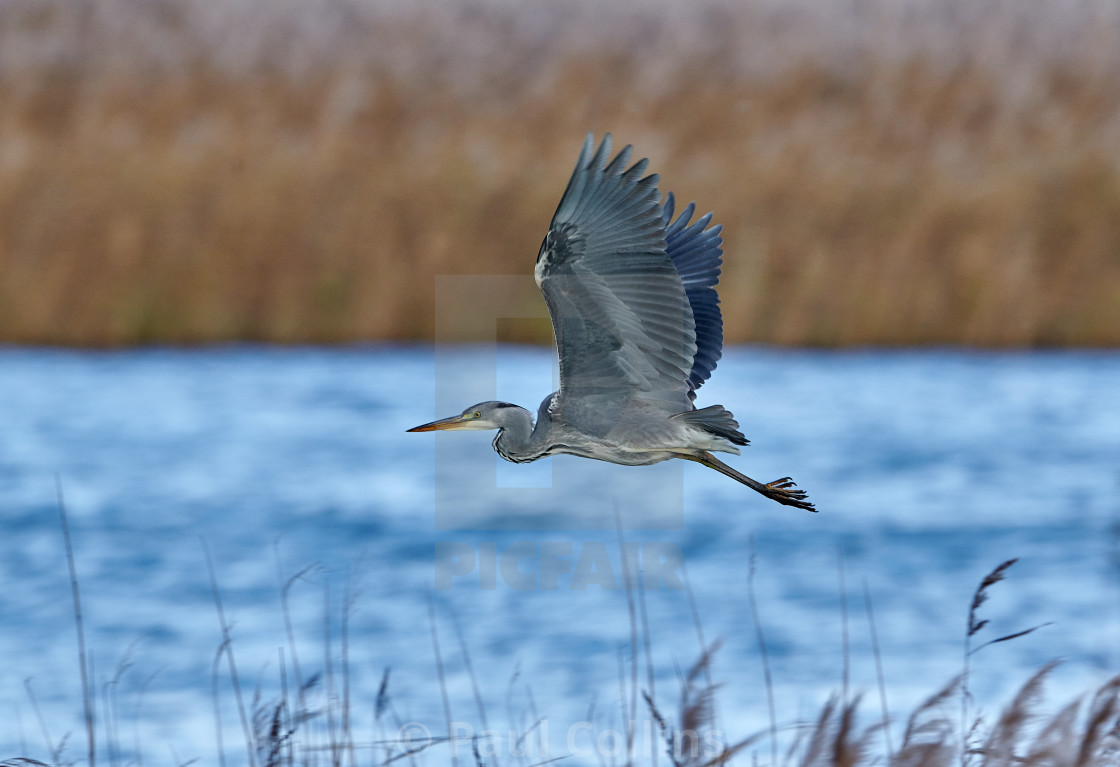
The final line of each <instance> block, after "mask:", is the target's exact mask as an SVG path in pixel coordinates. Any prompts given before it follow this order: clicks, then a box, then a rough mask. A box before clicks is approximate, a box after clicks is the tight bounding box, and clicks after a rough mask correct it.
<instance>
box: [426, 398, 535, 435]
mask: <svg viewBox="0 0 1120 767" xmlns="http://www.w3.org/2000/svg"><path fill="white" fill-rule="evenodd" d="M517 410H520V411H522V412H524V408H521V407H518V406H517V405H511V404H510V403H508V402H495V401H490V402H479V403H478V404H477V405H471V406H470V407H469V408H467V409H466V410H464V411H463V412H462V413H460V414H459V415H453V416H451V417H450V418H441V419H440V420H438V421H432V422H431V423H426V424H424V425H423V426H416V427H414V428H412V429H409V431H444V430H449V429H465V430H470V431H487V430H492V429H501V428H504V427H505V426H506V424H507V423H508V422H509V420H508V419H509V417H510V416H511V415H512V413H513V412H514V411H517Z"/></svg>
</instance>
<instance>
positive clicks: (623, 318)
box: [534, 134, 714, 420]
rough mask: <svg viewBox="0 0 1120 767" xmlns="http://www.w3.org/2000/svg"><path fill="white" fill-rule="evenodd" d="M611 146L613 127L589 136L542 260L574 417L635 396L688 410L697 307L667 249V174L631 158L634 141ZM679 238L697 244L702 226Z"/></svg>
mask: <svg viewBox="0 0 1120 767" xmlns="http://www.w3.org/2000/svg"><path fill="white" fill-rule="evenodd" d="M610 153H611V137H610V135H609V134H608V135H607V136H605V137H604V139H603V141H602V143H600V144H599V146H598V149H596V148H595V143H594V138H593V137H592V136H590V135H589V136H588V137H587V140H586V141H585V142H584V144H583V148H582V151H581V152H580V156H579V160H578V162H577V164H576V168H575V171H574V172H573V173H572V177H571V180H570V181H569V182H568V187H567V189H566V190H565V191H564V195H563V197H561V199H560V204H559V206H558V207H557V209H556V214H555V215H554V216H553V219H552V225H551V226H550V227H549V231H548V234H547V235H546V236H545V239H544V242H543V244H542V245H541V250H540V254H539V255H538V256H537V265H536V268H535V269H534V276H535V277H536V280H537V285H538V286H539V287H540V289H541V292H542V293H543V294H544V297H545V301H546V303H547V304H548V310H549V314H550V315H551V317H552V326H553V330H554V332H555V334H556V345H557V349H558V351H559V355H560V404H559V406H560V407H561V408H563V409H564V410H565V415H566V417H568V418H569V419H571V418H573V417H577V413H575V412H573V410H578V409H579V408H581V407H582V408H584V409H585V410H586V409H587V408H590V407H594V408H602V407H609V406H611V405H615V406H619V407H621V406H625V404H626V403H627V402H628V401H630V400H632V399H644V400H647V401H650V402H659V403H664V405H665V407H666V408H667V409H676V410H677V411H679V410H681V409H687V408H688V407H689V404H688V403H689V400H688V394H689V392H690V391H691V389H692V388H694V387H692V386H691V384H690V376H691V375H692V371H693V367H694V358H695V356H696V352H697V344H696V327H695V323H694V320H693V309H692V306H691V304H690V300H689V296H688V295H687V294H686V286H685V283H683V282H682V279H681V275H680V273H679V272H678V268H677V267H676V266H675V265H674V262H673V259H672V258H671V257H670V255H671V254H670V252H669V251H668V249H667V243H666V234H667V231H666V223H665V220H664V208H663V206H662V205H661V204H660V194H659V192H658V189H657V183H658V177H657V176H656V175H643V174H644V173H645V171H646V168H647V161H646V160H644V159H643V160H639V161H638V162H636V163H634V164H633V165H630V166H629V167H627V166H628V165H629V163H630V157H631V148H630V147H629V146H627V147H625V148H624V149H623V150H622V151H621V152H619V153H618V154H617V155H616V156H615V157H614V159H613V160H610V162H608V161H607V158H608V157H609V155H610ZM677 223H679V219H678V222H675V223H674V226H676V224H677ZM705 223H706V222H705ZM702 228H703V227H702V226H701V229H702ZM687 231H691V230H687ZM678 239H679V240H680V241H681V242H682V243H684V244H689V245H690V246H692V245H695V243H694V242H693V240H694V239H695V236H694V235H688V236H685V237H683V238H682V237H680V236H679V235H678ZM713 366H714V364H713ZM598 415H599V416H600V420H602V416H603V415H605V413H602V412H599V413H598Z"/></svg>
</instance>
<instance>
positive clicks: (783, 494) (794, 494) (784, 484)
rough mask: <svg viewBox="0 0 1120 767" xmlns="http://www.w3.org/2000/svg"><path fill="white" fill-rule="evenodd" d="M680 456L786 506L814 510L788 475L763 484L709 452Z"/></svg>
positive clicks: (804, 494) (802, 491)
mask: <svg viewBox="0 0 1120 767" xmlns="http://www.w3.org/2000/svg"><path fill="white" fill-rule="evenodd" d="M681 457H682V458H687V459H688V460H690V461H696V463H699V464H702V465H704V466H707V467H708V468H709V469H715V470H716V471H718V472H719V473H720V474H725V475H727V476H728V477H731V478H732V479H734V480H738V481H739V482H742V483H743V484H744V485H746V486H747V487H749V488H751V489H752V490H756V491H757V492H759V493H762V494H763V495H765V496H766V497H767V498H769V499H771V500H774V501H777V502H778V503H781V504H784V505H786V506H796V507H797V508H799V509H805V510H806V511H814V512H815V511H816V509H815V508H813V504H812V503H810V502H809V501H808V500H806V497H807V496H806V493H805V491H804V490H794V489H793V488H795V487H796V484H795V483H794V481H793V480H792V479H790V478H789V477H782V478H781V479H776V480H774V481H773V482H769V483H767V484H763V483H761V482H759V481H757V480H754V479H751V478H750V477H748V476H747V475H746V474H740V473H739V472H737V471H735V469H733V468H731V467H730V466H728V465H727V464H726V463H724V462H723V461H721V460H719V459H718V458H716V457H715V456H714V455H712V454H711V453H709V452H706V451H697V452H696V453H695V454H693V455H682V456H681Z"/></svg>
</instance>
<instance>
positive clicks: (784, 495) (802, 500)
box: [765, 477, 816, 511]
mask: <svg viewBox="0 0 1120 767" xmlns="http://www.w3.org/2000/svg"><path fill="white" fill-rule="evenodd" d="M795 487H797V483H796V482H794V481H793V480H792V479H790V478H789V477H782V478H781V479H776V480H774V481H773V482H767V483H766V490H767V492H766V493H765V495H766V497H767V498H770V499H772V500H775V501H777V502H778V503H783V504H785V505H786V506H795V507H797V508H799V509H805V511H816V508H814V506H813V504H812V503H811V502H809V500H808V497H809V496H808V494H807V493H806V492H805V491H804V490H795V489H794V488H795Z"/></svg>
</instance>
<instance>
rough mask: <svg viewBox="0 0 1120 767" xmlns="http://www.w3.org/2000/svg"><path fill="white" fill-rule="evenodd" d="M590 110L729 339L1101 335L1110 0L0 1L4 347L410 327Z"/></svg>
mask: <svg viewBox="0 0 1120 767" xmlns="http://www.w3.org/2000/svg"><path fill="white" fill-rule="evenodd" d="M608 130H609V131H612V132H613V133H614V135H615V137H616V140H617V141H618V142H619V143H633V144H634V145H635V146H636V148H637V151H638V153H639V154H640V155H644V156H649V157H650V158H651V161H652V165H653V168H654V169H655V170H657V171H658V172H659V173H660V174H661V176H662V179H663V184H662V186H663V190H668V189H673V190H675V191H676V192H678V194H679V195H680V196H682V197H683V198H685V199H686V200H690V199H695V200H697V202H698V205H699V207H700V208H701V209H702V210H708V209H712V210H715V211H716V214H717V218H716V220H717V221H718V222H720V223H722V224H724V226H725V242H726V267H725V270H724V278H723V283H722V296H723V307H724V313H725V320H726V325H727V337H728V339H729V340H730V341H733V342H744V341H754V342H767V343H778V344H810V345H824V346H832V345H843V344H927V343H961V344H975V345H984V346H1038V345H1094V346H1114V345H1116V344H1118V343H1120V166H1118V163H1120V4H1118V3H1116V2H1115V0H1080V2H1067V3H1053V2H1042V1H1041V0H1023V1H1022V2H1013V1H1012V0H901V1H898V0H842V1H841V2H838V3H829V4H819V3H811V2H808V0H790V1H789V2H778V1H777V0H753V1H752V2H749V3H735V2H731V1H730V0H704V1H703V2H701V3H699V4H672V3H669V2H667V1H665V0H647V1H646V2H640V3H633V4H627V5H625V6H623V5H617V4H614V5H612V4H599V3H595V2H592V1H591V0H558V2H550V3H547V4H545V3H537V4H528V3H524V4H519V3H511V2H502V1H501V0H455V2H452V3H440V2H435V1H434V0H416V1H415V2H409V3H391V2H388V1H387V0H386V1H385V2H378V1H377V0H335V1H334V2H328V1H327V0H308V1H307V2H295V0H288V1H286V2H268V1H266V0H240V1H239V2H234V3H211V2H207V0H83V2H71V0H0V341H4V342H15V343H45V344H73V345H94V346H105V345H119V344H144V343H209V342H223V341H233V340H249V341H266V342H284V343H323V342H350V341H359V340H375V339H430V338H431V337H432V335H433V332H434V327H433V323H434V307H433V301H434V278H435V276H436V275H440V274H526V275H527V274H528V273H529V270H530V267H531V264H532V260H533V258H534V257H535V255H536V249H537V247H538V246H539V243H540V239H541V237H542V236H543V233H544V230H545V228H546V227H547V223H548V220H549V218H550V216H551V213H552V211H553V209H554V207H555V205H556V202H557V201H558V199H559V195H560V193H561V191H562V189H563V186H564V184H565V182H566V180H567V176H568V174H569V172H570V169H571V165H572V163H573V161H574V159H575V156H576V154H577V152H578V148H579V145H580V142H581V141H582V139H583V136H584V135H585V134H586V133H587V132H588V131H594V132H595V133H596V134H597V135H598V134H602V133H603V132H605V131H608ZM518 327H520V326H515V327H514V329H513V330H512V331H510V332H511V333H512V335H513V336H515V337H516V336H519V335H520V336H525V337H517V338H515V339H511V340H539V341H546V342H547V340H548V339H547V329H544V330H543V331H542V326H541V325H540V323H530V324H526V325H525V326H524V327H522V328H521V329H520V330H518ZM542 336H543V337H542Z"/></svg>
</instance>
